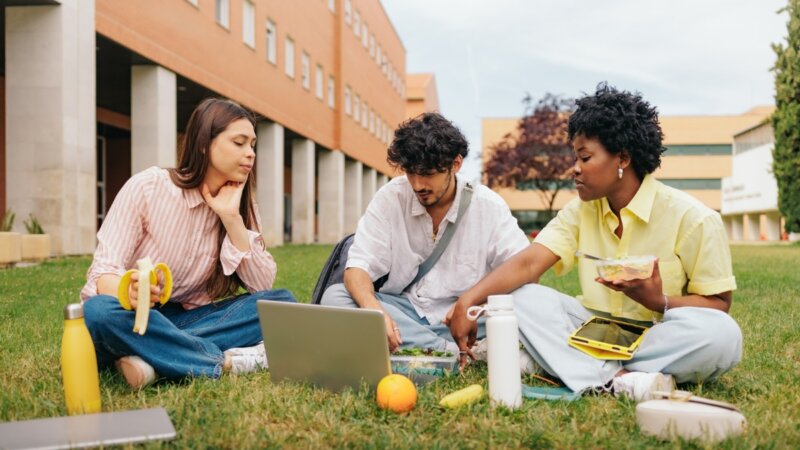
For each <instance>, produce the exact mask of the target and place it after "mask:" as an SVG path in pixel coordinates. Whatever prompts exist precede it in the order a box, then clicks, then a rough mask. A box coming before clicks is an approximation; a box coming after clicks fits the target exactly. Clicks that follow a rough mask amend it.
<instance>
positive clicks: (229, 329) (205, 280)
mask: <svg viewBox="0 0 800 450" xmlns="http://www.w3.org/2000/svg"><path fill="white" fill-rule="evenodd" d="M255 124H256V121H255V118H254V117H253V115H252V114H251V113H250V112H248V111H247V110H245V109H244V108H242V107H241V106H240V105H238V104H236V103H234V102H232V101H230V100H222V99H207V100H204V101H203V102H202V103H200V104H199V105H198V106H197V107H196V108H195V110H194V112H192V115H191V117H190V118H189V122H188V124H187V126H186V132H185V135H184V137H183V140H182V143H181V146H180V148H179V155H178V156H179V160H180V163H179V165H178V167H177V168H175V169H163V168H159V167H151V168H149V169H146V170H144V171H142V172H140V173H138V174H136V175H134V176H132V177H131V178H130V179H129V180H128V181H127V182H126V183H125V185H124V186H123V187H122V189H121V190H120V192H119V194H118V195H117V197H116V199H115V200H114V203H113V204H112V205H111V208H110V210H109V212H108V215H107V216H106V218H105V220H104V221H103V225H102V227H101V228H100V231H99V232H98V233H97V239H98V245H97V250H96V251H95V254H94V259H93V261H92V265H91V267H90V268H89V271H88V274H87V282H86V285H85V286H84V287H83V290H82V291H81V300H82V301H83V302H85V303H84V309H85V316H86V324H87V326H88V327H89V332H90V334H91V335H92V340H93V341H94V344H95V349H96V352H97V358H98V364H99V365H100V366H101V367H104V366H110V365H111V364H112V363H115V364H116V366H117V368H118V369H119V371H120V372H121V373H122V375H123V376H124V378H125V380H126V381H127V382H128V384H130V385H131V386H132V387H134V388H141V387H143V386H146V385H147V384H150V383H151V382H153V381H154V380H155V379H156V378H157V377H158V376H161V377H164V378H168V379H175V378H181V377H185V376H208V377H213V378H217V377H219V376H220V375H221V374H222V373H223V372H232V373H246V372H251V371H254V370H257V369H260V368H265V367H266V366H267V360H266V355H265V353H264V346H263V345H262V344H260V343H259V342H260V341H261V340H262V337H261V330H260V328H259V323H258V315H257V313H256V300H259V299H268V300H281V301H294V297H293V296H292V294H291V293H289V292H288V291H285V290H274V291H271V290H270V289H271V288H272V283H273V281H274V280H275V274H276V266H275V261H274V260H273V259H272V256H271V255H270V254H269V252H268V251H267V250H266V249H265V246H264V241H263V239H262V237H261V233H260V230H261V224H260V220H259V215H258V210H257V208H256V204H255V201H254V198H253V192H254V182H255V176H254V174H253V168H254V167H255V156H256V155H255V151H254V149H255V142H256V134H255ZM145 257H149V258H151V260H152V261H153V262H154V263H156V262H163V263H166V264H167V265H168V266H169V267H170V269H171V270H172V276H173V280H174V285H173V289H172V295H171V297H170V300H169V302H167V303H166V304H164V305H163V306H160V307H159V306H156V305H158V304H159V303H158V301H157V300H158V299H159V297H160V296H161V293H162V290H163V289H164V287H163V281H162V280H159V283H157V284H155V285H152V286H151V288H150V291H151V298H150V301H151V306H155V309H153V310H151V312H150V319H149V325H148V327H147V332H146V333H145V334H144V335H142V336H140V335H138V334H135V333H133V332H132V331H131V330H132V329H133V322H134V311H129V310H126V309H123V308H122V306H120V303H119V300H118V298H117V289H118V287H119V284H120V279H121V276H122V275H123V274H124V273H125V271H127V270H128V269H130V268H133V267H134V266H135V263H136V261H137V260H139V259H141V258H145ZM131 278H132V282H131V284H130V287H129V290H128V294H129V295H128V296H129V298H130V303H131V306H132V307H133V309H134V310H135V309H136V292H137V289H138V283H137V281H138V277H137V275H135V274H134V275H133V276H132V277H131Z"/></svg>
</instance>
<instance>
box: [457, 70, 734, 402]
mask: <svg viewBox="0 0 800 450" xmlns="http://www.w3.org/2000/svg"><path fill="white" fill-rule="evenodd" d="M568 132H569V138H570V141H571V144H572V148H573V150H574V151H575V165H574V167H573V172H574V178H575V188H576V190H577V192H578V196H579V197H580V198H577V199H575V200H573V201H571V202H570V203H568V204H567V205H566V206H565V207H564V209H562V210H561V211H560V212H559V213H558V216H557V217H555V218H554V219H553V220H552V221H551V222H550V223H548V224H547V226H546V227H545V228H544V229H543V230H542V232H541V233H539V234H538V236H537V237H536V239H535V241H534V242H533V244H531V245H530V246H529V247H528V248H527V249H526V250H524V251H523V252H521V253H519V254H518V255H516V256H515V257H513V258H512V259H511V260H509V261H508V262H506V263H505V264H503V265H502V266H500V267H499V268H498V269H496V270H494V271H493V272H492V273H491V274H489V275H488V276H487V277H486V278H484V279H483V280H481V282H480V283H478V284H477V285H476V286H475V287H474V288H472V289H470V290H469V291H467V292H466V293H464V294H463V295H462V296H461V297H460V298H459V300H458V301H457V303H456V307H455V308H454V310H453V315H452V318H451V326H450V328H451V330H453V336H454V338H455V340H456V342H457V343H458V344H459V347H460V348H462V349H464V350H469V352H471V351H472V350H471V349H470V347H471V346H472V344H473V342H471V340H472V339H471V338H470V336H474V331H473V328H472V327H473V324H472V323H471V322H468V321H467V320H466V318H465V315H466V310H467V308H468V307H470V306H473V305H477V304H481V303H483V302H484V301H485V300H486V297H487V296H488V295H491V294H499V293H508V292H512V291H513V295H514V301H515V307H516V311H517V315H518V318H519V323H520V331H521V336H522V339H521V340H522V342H523V344H524V346H525V349H526V350H527V353H529V354H530V356H532V358H533V361H535V363H538V366H540V368H541V369H542V370H543V371H545V372H547V373H548V374H550V375H551V376H555V377H558V378H560V379H561V380H562V381H563V382H564V383H565V384H566V385H567V386H568V387H569V388H571V389H572V390H573V391H576V392H580V391H585V390H589V389H597V388H600V389H604V390H610V391H613V392H614V393H615V394H618V395H619V394H624V395H628V396H630V397H632V398H633V399H635V400H637V401H638V400H644V399H647V398H650V396H651V392H652V391H655V390H671V389H672V388H673V387H674V383H675V381H677V382H679V383H684V382H696V383H699V382H702V381H705V380H710V379H714V378H716V377H718V376H719V375H721V374H722V373H724V372H726V371H728V370H729V369H731V368H732V367H733V366H734V365H736V364H737V363H738V362H739V360H740V358H741V349H742V334H741V330H740V329H739V326H738V325H737V324H736V322H735V321H734V320H733V319H732V318H731V317H730V316H729V315H728V314H727V312H728V310H729V309H730V306H731V302H732V298H733V296H732V291H733V290H734V289H736V281H735V279H734V277H733V273H732V268H731V257H730V249H729V247H728V242H727V237H726V234H725V231H724V228H723V226H722V220H721V219H720V216H719V214H718V213H717V212H715V211H713V210H711V209H709V208H708V207H706V206H704V205H703V204H702V203H700V202H699V201H698V200H696V199H695V198H693V197H691V196H690V195H688V194H686V193H684V192H682V191H679V190H676V189H673V188H671V187H668V186H666V185H664V184H662V183H661V182H659V181H657V180H656V179H655V178H654V177H653V176H652V175H651V174H652V173H653V171H655V170H656V169H657V168H658V167H659V165H660V164H661V154H662V153H663V152H664V150H665V149H664V147H663V146H662V138H663V134H662V132H661V126H660V125H659V122H658V113H657V111H656V108H654V107H652V106H651V105H650V104H649V103H648V102H646V101H645V100H643V99H642V97H641V95H639V94H638V93H637V94H634V93H630V92H627V91H619V90H617V89H615V88H613V87H610V86H608V85H607V84H605V83H602V84H600V85H599V86H598V88H597V91H596V92H595V93H594V95H589V96H585V97H583V98H581V99H580V100H578V101H577V109H576V110H575V112H574V113H573V114H572V116H571V117H570V120H569V128H568ZM581 254H583V255H596V256H600V257H603V258H623V257H627V256H637V255H654V256H655V257H656V260H655V263H654V265H653V271H652V275H651V276H649V277H648V278H646V279H634V280H623V279H616V278H615V279H614V281H606V280H604V279H602V278H599V277H598V276H597V273H598V272H597V268H596V262H595V261H592V260H589V259H587V258H581V257H579V255H581ZM575 265H577V266H578V271H579V279H580V285H581V291H582V295H579V296H577V297H571V296H569V295H565V294H562V293H560V292H558V291H556V290H554V289H551V288H548V287H545V286H541V285H539V284H536V283H538V282H539V278H540V277H541V276H542V274H543V273H544V272H545V271H547V270H548V269H549V268H551V267H553V268H554V269H555V271H556V273H557V274H559V275H561V274H564V273H566V272H568V271H569V270H570V269H572V268H573V266H575ZM592 316H600V317H605V318H613V319H615V320H621V321H624V322H630V323H633V324H637V325H649V326H650V329H649V331H648V332H647V333H646V334H645V336H644V339H643V340H642V342H641V345H640V347H639V349H638V351H636V353H635V354H634V355H633V357H632V359H630V360H627V361H615V360H604V359H596V358H594V357H592V356H589V355H588V354H586V353H583V352H581V351H580V350H577V349H575V348H572V347H570V346H569V345H568V338H569V336H570V335H571V334H572V333H573V332H574V331H575V330H576V329H578V327H580V325H581V324H582V323H583V322H585V321H586V320H588V319H589V318H591V317H592ZM651 321H652V323H650V322H651Z"/></svg>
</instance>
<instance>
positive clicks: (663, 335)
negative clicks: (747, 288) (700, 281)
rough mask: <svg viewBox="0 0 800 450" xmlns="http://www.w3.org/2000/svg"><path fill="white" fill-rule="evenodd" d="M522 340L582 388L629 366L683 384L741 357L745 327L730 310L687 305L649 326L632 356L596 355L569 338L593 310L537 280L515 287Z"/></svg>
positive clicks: (709, 377) (604, 380)
mask: <svg viewBox="0 0 800 450" xmlns="http://www.w3.org/2000/svg"><path fill="white" fill-rule="evenodd" d="M512 295H513V296H514V309H515V311H516V313H517V320H518V321H519V329H520V335H521V337H520V340H521V341H522V343H523V345H524V346H525V349H526V350H527V351H528V353H530V355H531V356H532V357H533V359H534V360H535V361H536V362H537V363H539V365H540V366H541V367H542V368H543V369H544V370H545V371H546V372H547V373H549V374H550V375H552V376H554V377H558V378H560V379H561V381H563V382H564V384H566V385H567V386H568V387H569V388H570V389H572V390H573V391H575V392H580V391H583V390H585V389H588V388H595V387H601V386H605V385H606V384H607V383H608V382H609V381H610V380H611V379H612V378H613V377H614V375H615V374H616V373H617V372H619V371H620V369H622V368H625V369H627V370H629V371H638V372H661V373H666V374H671V375H673V376H674V377H675V381H676V382H678V383H686V382H694V383H700V382H703V381H708V380H712V379H714V378H716V377H718V376H720V375H722V374H723V373H725V372H727V371H728V370H730V369H731V368H733V367H734V366H735V365H736V364H737V363H738V362H739V361H740V360H741V357H742V331H741V330H740V329H739V325H737V324H736V321H734V320H733V319H732V318H731V316H729V315H728V314H726V313H724V312H722V311H719V310H716V309H711V308H695V307H682V308H674V309H670V310H668V311H667V313H666V314H665V315H664V318H663V319H662V322H661V323H659V324H657V325H654V326H652V327H651V328H650V330H649V331H648V332H647V334H646V335H645V336H644V339H642V343H641V345H640V347H639V350H637V351H636V353H635V354H634V356H633V358H632V359H630V360H628V361H607V360H600V359H595V358H593V357H591V356H589V355H587V354H586V353H583V352H581V351H580V350H578V349H576V348H573V347H571V346H570V345H569V344H568V343H567V339H568V338H569V336H570V334H572V333H573V332H574V331H575V330H577V329H578V327H579V326H580V325H581V324H582V323H583V322H584V321H586V320H587V319H589V318H590V317H592V316H593V315H599V314H597V313H595V312H592V311H590V310H588V309H586V308H584V307H583V305H581V303H580V302H579V301H578V300H577V299H576V298H574V297H570V296H569V295H565V294H562V293H561V292H558V291H556V290H555V289H551V288H549V287H546V286H541V285H538V284H528V285H525V286H522V287H521V288H519V289H517V290H516V291H514V292H512Z"/></svg>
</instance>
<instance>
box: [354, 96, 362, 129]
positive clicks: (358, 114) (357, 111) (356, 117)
mask: <svg viewBox="0 0 800 450" xmlns="http://www.w3.org/2000/svg"><path fill="white" fill-rule="evenodd" d="M359 103H360V101H359V98H358V94H356V95H355V97H353V120H355V121H356V123H361V108H360V107H359V105H358V104H359Z"/></svg>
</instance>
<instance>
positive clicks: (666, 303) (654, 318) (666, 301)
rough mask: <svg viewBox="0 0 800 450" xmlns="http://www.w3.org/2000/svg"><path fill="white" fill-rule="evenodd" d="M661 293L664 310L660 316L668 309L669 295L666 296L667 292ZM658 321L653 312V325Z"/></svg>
mask: <svg viewBox="0 0 800 450" xmlns="http://www.w3.org/2000/svg"><path fill="white" fill-rule="evenodd" d="M662 295H663V296H664V312H663V313H662V316H661V317H662V318H663V317H664V314H666V313H667V310H668V309H669V297H667V294H662ZM659 322H660V321H659V320H658V319H657V318H656V315H655V314H653V325H656V324H658V323H659Z"/></svg>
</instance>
